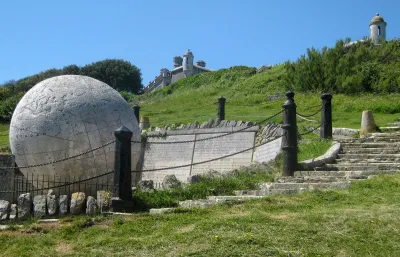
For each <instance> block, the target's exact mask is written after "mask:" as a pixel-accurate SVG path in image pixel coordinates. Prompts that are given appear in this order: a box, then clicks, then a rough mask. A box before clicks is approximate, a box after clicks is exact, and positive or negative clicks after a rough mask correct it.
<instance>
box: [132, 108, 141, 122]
mask: <svg viewBox="0 0 400 257" xmlns="http://www.w3.org/2000/svg"><path fill="white" fill-rule="evenodd" d="M139 111H140V106H139V105H137V104H135V105H134V106H133V112H134V113H135V116H136V120H137V122H138V124H139V122H140V120H139V113H140V112H139Z"/></svg>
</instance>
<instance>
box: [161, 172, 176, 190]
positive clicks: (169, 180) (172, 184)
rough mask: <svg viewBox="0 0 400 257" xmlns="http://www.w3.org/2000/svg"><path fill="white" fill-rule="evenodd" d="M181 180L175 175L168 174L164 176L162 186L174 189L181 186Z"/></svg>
mask: <svg viewBox="0 0 400 257" xmlns="http://www.w3.org/2000/svg"><path fill="white" fill-rule="evenodd" d="M180 185H181V182H180V181H179V180H178V179H177V178H176V177H175V175H167V176H165V177H164V179H163V182H162V187H163V188H164V189H172V188H176V187H179V186H180Z"/></svg>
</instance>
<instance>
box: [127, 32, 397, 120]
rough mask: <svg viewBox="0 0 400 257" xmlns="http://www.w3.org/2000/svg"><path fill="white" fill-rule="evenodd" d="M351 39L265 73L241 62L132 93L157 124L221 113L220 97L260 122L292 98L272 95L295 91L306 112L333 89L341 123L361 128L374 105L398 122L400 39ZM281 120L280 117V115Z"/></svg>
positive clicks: (235, 115)
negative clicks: (147, 91)
mask: <svg viewBox="0 0 400 257" xmlns="http://www.w3.org/2000/svg"><path fill="white" fill-rule="evenodd" d="M344 44H345V42H344V41H338V42H337V44H336V46H335V47H333V48H331V49H327V48H324V49H322V50H320V51H318V50H316V49H308V51H307V54H306V55H304V56H301V57H300V58H299V59H298V60H297V61H295V62H286V63H284V64H281V65H276V66H273V67H272V68H271V69H269V70H266V71H264V72H258V71H257V69H256V68H251V67H245V66H237V67H231V68H229V69H221V70H218V71H214V72H210V73H203V74H199V75H196V76H193V77H190V78H186V79H182V80H180V81H178V82H176V83H174V84H172V85H169V86H167V87H165V88H163V89H160V90H156V91H154V92H152V93H150V94H144V95H141V96H132V97H131V98H130V99H129V100H130V101H131V102H132V103H138V104H139V105H141V107H142V108H141V112H142V115H144V116H149V117H150V123H152V125H155V126H163V125H166V124H180V123H188V122H194V121H196V120H197V121H199V122H203V121H207V120H208V119H209V118H214V119H215V118H216V113H217V104H216V102H217V98H218V97H219V96H224V97H225V98H226V99H227V104H226V119H230V120H246V121H259V120H263V117H266V116H268V115H271V114H273V113H276V112H277V111H279V110H280V109H281V105H282V104H283V103H284V98H280V99H279V98H278V99H277V100H270V98H269V97H270V96H273V95H277V94H281V95H282V94H284V93H285V92H286V91H288V90H294V92H295V93H296V96H295V100H296V103H297V106H298V112H299V113H301V114H309V113H313V112H314V111H315V110H317V109H318V107H313V108H309V107H310V106H316V105H318V104H320V102H321V100H320V94H321V93H322V92H331V93H333V95H334V96H333V102H332V104H333V122H334V126H336V127H343V126H344V127H351V128H359V126H360V120H361V112H362V111H363V110H367V109H369V110H372V111H373V112H374V114H375V119H376V122H377V123H378V124H379V125H381V126H384V125H386V123H388V122H391V121H394V120H395V119H396V118H397V116H396V114H397V113H399V112H400V102H399V100H400V95H399V94H398V93H399V86H400V41H399V40H392V41H389V42H387V43H383V44H382V45H381V46H374V45H372V44H371V43H370V42H365V43H358V44H354V45H352V46H350V47H347V48H346V47H344ZM243 105H246V106H243ZM313 119H314V120H317V121H318V120H319V119H320V117H319V116H317V117H314V118H313ZM273 121H276V122H280V121H281V120H280V116H279V117H277V118H275V119H274V120H273ZM300 122H301V123H305V121H300ZM311 125H312V124H310V126H311Z"/></svg>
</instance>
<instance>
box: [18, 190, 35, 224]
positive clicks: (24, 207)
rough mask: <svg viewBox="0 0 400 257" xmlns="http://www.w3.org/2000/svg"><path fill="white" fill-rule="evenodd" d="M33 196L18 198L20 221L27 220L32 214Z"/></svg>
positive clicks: (28, 194)
mask: <svg viewBox="0 0 400 257" xmlns="http://www.w3.org/2000/svg"><path fill="white" fill-rule="evenodd" d="M32 207H33V203H32V196H31V194H30V193H26V194H22V195H20V196H19V197H18V219H27V218H29V217H30V216H31V213H32Z"/></svg>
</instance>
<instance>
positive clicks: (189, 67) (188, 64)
mask: <svg viewBox="0 0 400 257" xmlns="http://www.w3.org/2000/svg"><path fill="white" fill-rule="evenodd" d="M193 59H194V56H193V53H192V52H191V51H190V50H187V51H186V53H185V54H184V55H183V73H184V74H185V77H190V76H192V75H193Z"/></svg>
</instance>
